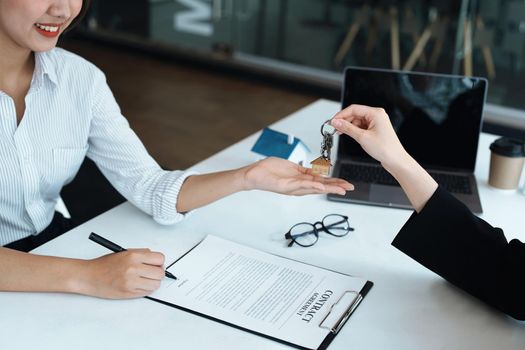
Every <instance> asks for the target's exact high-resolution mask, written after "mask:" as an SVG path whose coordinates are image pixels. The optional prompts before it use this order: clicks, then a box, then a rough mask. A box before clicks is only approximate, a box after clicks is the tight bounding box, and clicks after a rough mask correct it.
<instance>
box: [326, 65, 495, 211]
mask: <svg viewBox="0 0 525 350" xmlns="http://www.w3.org/2000/svg"><path fill="white" fill-rule="evenodd" d="M487 84H488V83H487V80H486V79H484V78H477V77H464V76H457V75H444V74H430V73H415V72H404V71H393V70H385V69H369V68H356V67H348V68H346V69H345V72H344V80H343V91H342V98H341V100H342V108H346V107H348V106H349V105H351V104H363V105H369V106H373V107H382V108H384V109H385V111H386V112H387V113H388V115H389V116H390V120H391V122H392V125H393V126H394V129H395V130H396V133H397V136H398V137H399V140H400V141H401V143H402V144H403V146H404V147H405V149H406V150H407V151H408V153H410V155H412V157H414V158H415V159H416V160H417V161H418V162H419V163H420V164H421V165H422V166H423V167H424V168H425V169H426V170H427V171H428V172H429V173H430V175H432V177H434V179H435V180H436V181H437V182H438V183H439V184H440V185H441V186H442V187H444V188H445V189H447V190H448V191H449V192H451V193H452V194H453V195H454V196H455V197H456V198H458V199H459V200H460V201H462V202H463V203H465V204H466V205H467V206H468V207H469V208H470V209H471V210H472V211H473V212H474V213H481V212H482V208H481V202H480V199H479V194H478V188H477V184H476V179H475V177H474V166H475V164H476V155H477V149H478V141H479V135H480V130H481V121H482V115H483V107H484V104H485V98H486V94H487ZM332 176H334V177H340V178H343V179H346V180H348V181H350V182H351V183H353V184H354V185H355V190H354V191H349V192H347V194H346V195H344V196H341V195H336V194H330V195H328V199H330V200H334V201H344V202H353V203H362V204H371V205H380V206H387V207H395V208H406V209H412V206H411V205H410V202H409V201H408V198H407V197H406V195H405V194H404V192H403V190H402V189H401V187H400V186H399V184H398V183H397V181H396V180H395V179H394V178H393V177H392V176H391V175H390V174H389V173H388V172H386V171H385V170H384V169H383V168H382V167H381V165H380V164H379V163H378V162H377V161H375V160H374V159H373V158H371V157H370V156H368V155H367V154H366V152H365V151H364V150H363V149H362V148H361V146H360V145H359V144H358V143H357V142H356V141H354V140H353V139H352V138H350V137H349V136H347V135H341V136H340V137H339V144H338V150H337V159H336V162H335V166H334V171H333V174H332Z"/></svg>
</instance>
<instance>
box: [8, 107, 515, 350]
mask: <svg viewBox="0 0 525 350" xmlns="http://www.w3.org/2000/svg"><path fill="white" fill-rule="evenodd" d="M338 109H339V104H338V103H335V102H331V101H326V100H320V101H317V102H315V103H313V104H311V105H309V106H307V107H305V108H304V109H301V110H300V111H298V112H296V113H294V114H292V115H290V116H288V117H287V118H285V119H283V120H281V121H279V122H277V123H275V124H274V125H272V127H273V128H275V129H277V130H280V131H284V132H290V133H293V134H294V135H296V136H298V137H300V138H301V139H303V141H304V142H305V143H306V144H307V145H308V147H310V149H312V150H317V149H318V148H319V142H320V135H318V133H319V126H320V125H321V123H322V122H323V121H325V120H326V119H328V118H330V117H331V116H332V115H333V114H334V113H335V112H336V111H337V110H338ZM257 136H258V134H255V135H252V136H250V137H248V138H246V139H244V140H242V141H241V142H239V143H237V144H235V145H233V146H231V147H229V148H227V149H225V150H224V151H222V152H219V153H218V154H216V155H214V156H212V157H210V158H209V159H206V160H205V161H203V162H201V163H198V164H196V165H195V166H194V167H193V169H194V170H197V171H200V172H210V171H217V170H222V169H227V168H232V167H238V166H242V165H245V164H248V163H250V162H252V161H253V160H254V159H255V158H254V155H253V154H252V153H250V152H249V149H250V147H251V145H252V144H253V143H254V141H255V140H256V137H257ZM494 138H495V137H494V136H491V135H486V134H484V135H482V137H481V141H480V147H479V152H478V160H477V165H476V175H477V178H478V185H479V190H480V196H481V201H482V204H483V209H484V214H483V215H482V217H483V218H484V219H486V220H488V221H489V222H491V223H492V224H493V225H496V226H499V227H502V228H503V229H504V230H505V232H506V234H507V237H508V238H520V239H521V240H525V215H523V213H525V196H523V195H522V194H519V193H518V192H516V191H514V192H504V191H498V190H495V189H492V188H490V187H489V186H488V185H487V177H488V164H489V151H488V145H489V143H490V142H491V141H492V140H493V139H494ZM313 156H315V154H314V155H312V157H313ZM329 213H341V214H346V215H348V216H349V217H350V221H351V224H352V226H353V227H355V228H356V231H355V232H352V234H351V235H349V236H347V237H345V238H333V237H330V236H329V235H323V236H322V237H320V239H319V242H318V243H317V244H316V245H315V246H314V247H311V248H301V247H293V248H288V247H287V246H286V243H285V241H284V238H283V237H284V233H285V232H286V231H287V230H288V229H289V227H291V226H292V225H293V224H295V223H297V222H300V221H310V222H314V221H317V220H319V219H320V218H322V217H323V216H324V215H326V214H329ZM410 214H411V212H410V211H408V210H402V209H389V208H381V207H372V206H363V205H355V204H345V203H336V202H329V201H327V200H326V197H325V196H307V197H286V196H281V195H277V194H272V193H265V192H260V191H253V192H245V193H238V194H235V195H232V196H230V197H228V198H225V199H223V200H221V201H219V202H216V203H214V204H211V205H209V206H207V207H205V208H201V209H199V210H196V211H195V212H194V213H193V214H192V215H191V216H189V217H188V218H187V219H186V220H184V221H183V222H181V223H179V224H177V225H175V226H160V225H158V224H156V223H155V222H154V221H153V220H152V219H151V218H150V217H148V216H147V215H145V214H144V213H142V212H141V211H139V210H138V209H136V208H135V207H133V206H132V205H130V204H129V203H125V204H122V205H120V206H118V207H116V208H114V209H112V210H110V211H108V212H106V213H104V214H102V215H100V216H98V217H97V218H95V219H93V220H91V221H89V222H87V223H85V224H83V225H81V226H79V227H77V228H75V229H74V230H72V231H70V232H68V233H66V234H65V235H63V236H61V237H59V238H58V239H55V240H53V241H52V242H49V243H48V244H46V245H44V246H42V247H40V248H39V249H37V250H36V251H35V252H36V253H39V254H48V255H56V256H64V257H76V258H94V257H97V256H100V255H103V254H107V253H108V252H107V250H105V249H104V248H101V247H100V246H98V245H96V244H93V243H92V242H90V241H88V238H87V237H88V235H89V233H90V232H91V231H95V232H97V233H100V234H102V235H104V236H106V237H108V238H109V239H111V240H113V241H115V242H118V243H119V244H121V245H122V246H125V247H150V248H151V249H154V250H158V251H162V252H163V253H164V254H165V255H166V258H167V261H173V260H174V259H175V258H176V257H178V256H179V255H181V254H182V253H183V252H185V251H186V250H187V249H188V248H190V247H192V246H193V245H195V244H196V243H197V242H198V241H200V240H201V239H202V238H203V237H204V236H205V235H207V234H214V235H218V236H220V237H224V238H227V239H230V240H233V241H236V242H239V243H242V244H246V245H249V246H253V247H256V248H258V249H261V250H264V251H268V252H272V253H275V254H278V255H282V256H286V257H289V258H292V259H296V260H299V261H304V262H308V263H312V264H315V265H319V266H323V267H326V268H329V269H333V270H337V271H340V272H343V273H347V274H352V275H357V276H363V277H365V278H368V279H369V280H372V281H373V282H374V283H375V286H374V288H372V290H371V292H370V293H369V294H368V296H367V297H366V298H365V300H364V301H363V303H362V304H361V306H360V307H359V308H358V309H357V311H356V313H355V314H354V315H353V316H352V317H351V318H350V320H349V321H348V322H347V324H346V325H345V327H343V329H342V330H341V332H340V334H339V335H338V336H337V337H336V338H335V340H334V341H333V343H332V344H331V346H330V349H348V348H350V347H351V348H354V349H403V350H406V349H495V348H499V349H523V348H524V346H525V323H522V322H517V321H514V320H512V319H510V318H508V317H506V316H505V315H502V314H500V313H499V312H497V311H495V310H493V309H491V308H490V307H488V306H486V305H484V304H483V303H481V302H480V301H478V300H476V299H475V298H473V297H471V296H470V295H468V294H466V293H464V292H462V291H461V290H459V289H457V288H455V287H454V286H452V285H451V284H449V283H447V282H446V281H444V280H443V279H441V278H440V277H439V276H437V275H435V274H434V273H432V272H430V271H428V270H427V269H425V268H424V267H422V266H420V265H419V264H418V263H416V262H414V261H413V260H411V259H410V258H408V257H407V256H405V255H404V254H403V253H401V252H399V251H398V250H397V249H395V248H394V247H392V246H391V245H390V243H391V241H392V239H393V238H394V237H395V235H396V233H397V232H398V230H399V229H400V228H401V226H402V225H403V223H404V222H405V221H406V220H407V219H408V217H409V216H410ZM487 283H490V276H487ZM524 297H525V296H524ZM26 335H27V336H26ZM29 335H30V336H29ZM166 346H169V348H177V349H223V348H228V349H252V350H255V349H288V347H287V346H284V345H282V344H279V343H277V342H273V341H271V340H267V339H264V338H261V337H258V336H256V335H252V334H250V333H246V332H243V331H240V330H237V329H234V328H231V327H228V326H225V325H222V324H219V323H217V322H213V321H209V320H207V319H204V318H201V317H198V316H194V315H192V314H189V313H186V312H183V311H180V310H177V309H174V308H170V307H166V306H164V305H161V304H158V303H155V302H152V301H150V300H147V299H135V300H120V301H110V300H103V299H97V298H92V297H86V296H80V295H68V294H59V293H0V349H10V350H13V349H37V348H39V349H114V350H116V349H144V348H147V349H155V348H157V349H158V348H163V347H166Z"/></svg>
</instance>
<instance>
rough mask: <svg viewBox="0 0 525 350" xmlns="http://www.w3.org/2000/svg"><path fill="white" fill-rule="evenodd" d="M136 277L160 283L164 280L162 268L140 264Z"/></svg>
mask: <svg viewBox="0 0 525 350" xmlns="http://www.w3.org/2000/svg"><path fill="white" fill-rule="evenodd" d="M138 275H139V276H140V277H142V278H147V279H151V280H157V281H160V280H162V279H163V278H164V268H163V267H159V266H151V265H146V264H142V265H141V266H140V270H139V271H138Z"/></svg>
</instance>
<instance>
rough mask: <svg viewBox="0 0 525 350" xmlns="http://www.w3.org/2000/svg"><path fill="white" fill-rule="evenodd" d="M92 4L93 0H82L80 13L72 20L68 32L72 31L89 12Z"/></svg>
mask: <svg viewBox="0 0 525 350" xmlns="http://www.w3.org/2000/svg"><path fill="white" fill-rule="evenodd" d="M90 4H91V0H82V8H81V9H80V13H79V14H78V16H77V17H76V18H75V19H74V20H73V22H71V24H70V25H69V26H68V27H67V29H66V32H67V31H70V30H71V29H73V28H75V27H76V26H77V25H78V24H79V23H80V22H81V21H82V19H83V18H84V16H85V15H86V13H87V12H88V9H89V5H90Z"/></svg>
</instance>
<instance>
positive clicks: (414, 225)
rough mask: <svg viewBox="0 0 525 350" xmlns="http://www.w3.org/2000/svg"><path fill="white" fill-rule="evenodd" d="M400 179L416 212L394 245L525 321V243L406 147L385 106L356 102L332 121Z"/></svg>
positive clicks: (436, 271) (339, 130)
mask: <svg viewBox="0 0 525 350" xmlns="http://www.w3.org/2000/svg"><path fill="white" fill-rule="evenodd" d="M331 124H332V125H333V126H334V127H335V128H336V129H337V130H338V132H342V133H345V134H347V135H349V136H350V137H352V138H354V139H355V140H356V141H357V142H358V143H359V144H360V145H361V146H362V147H363V149H364V150H365V151H366V152H367V153H368V154H370V155H371V156H372V157H374V158H375V159H376V160H378V161H379V162H381V164H382V166H383V167H384V168H385V169H386V170H387V171H388V172H389V173H390V174H392V176H393V177H394V178H395V179H396V180H397V181H398V182H399V184H400V185H401V187H402V188H403V190H404V191H405V193H406V195H407V197H408V199H409V200H410V203H411V204H412V206H413V207H414V208H415V210H416V212H415V213H414V214H413V215H412V216H411V217H410V219H409V220H408V221H407V223H406V224H405V225H404V226H403V228H402V229H401V231H400V232H399V233H398V235H397V237H396V238H395V239H394V241H393V243H392V244H393V245H394V246H395V247H397V248H398V249H400V250H401V251H403V252H404V253H405V254H407V255H409V256H410V257H412V258H413V259H415V260H416V261H418V262H420V263H421V264H423V265H424V266H426V267H427V268H429V269H430V270H432V271H434V272H435V273H437V274H439V275H440V276H442V277H443V278H445V279H447V280H448V281H450V282H451V283H453V284H455V285H456V286H458V287H459V288H462V289H464V290H466V291H467V292H469V293H471V294H472V295H474V296H476V297H478V298H479V299H481V300H483V301H485V302H486V303H488V304H490V305H492V306H494V307H496V308H498V309H499V310H501V311H503V312H505V313H507V314H508V315H510V316H512V317H514V318H516V319H519V320H525V244H524V243H522V242H520V241H518V240H516V239H515V240H512V241H510V242H507V240H506V239H505V236H504V234H503V231H502V230H501V229H499V228H494V227H492V226H490V225H489V224H488V223H486V222H485V221H483V220H481V219H480V218H478V217H476V216H475V215H473V214H472V213H471V212H470V210H469V209H468V208H467V207H466V206H465V205H463V204H462V203H461V202H460V201H458V200H457V199H455V198H454V197H453V196H452V195H450V194H449V193H447V192H446V191H445V190H444V189H442V188H441V187H439V186H438V184H437V183H436V181H434V179H433V178H432V177H431V176H430V175H429V174H428V173H427V172H426V171H425V170H424V169H423V168H422V167H421V166H420V165H419V164H418V163H417V162H416V161H415V160H414V159H413V158H412V157H411V156H410V155H409V154H408V153H407V152H406V151H405V149H404V148H403V146H402V145H401V143H400V142H399V140H398V138H397V136H396V134H395V132H394V129H393V127H392V124H391V123H390V119H389V117H388V115H387V114H386V113H385V111H384V110H382V109H378V108H371V107H366V106H361V105H352V106H350V107H348V108H346V109H344V110H342V111H341V112H339V113H338V114H337V115H336V116H335V117H334V118H333V119H332V121H331Z"/></svg>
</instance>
